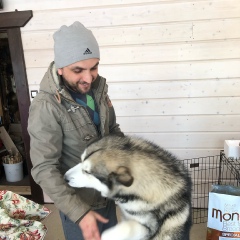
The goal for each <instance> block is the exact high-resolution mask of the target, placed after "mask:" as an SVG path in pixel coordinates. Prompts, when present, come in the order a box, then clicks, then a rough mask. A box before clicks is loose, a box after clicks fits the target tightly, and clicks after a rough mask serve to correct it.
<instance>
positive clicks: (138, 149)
mask: <svg viewBox="0 0 240 240" xmlns="http://www.w3.org/2000/svg"><path fill="white" fill-rule="evenodd" d="M81 158H82V163H80V164H78V165H77V166H75V167H73V168H71V169H70V170H69V171H68V172H67V173H66V174H65V179H66V181H68V184H69V185H70V186H72V187H81V188H82V187H88V188H94V189H96V190H98V191H100V192H101V194H102V196H104V197H107V198H110V199H113V200H115V202H116V204H117V205H118V206H119V208H120V210H121V213H122V220H121V222H120V223H118V224H117V225H116V226H115V227H113V228H110V229H108V230H106V231H105V232H103V234H102V236H101V239H102V240H113V239H114V240H150V239H151V240H189V232H190V228H191V179H190V177H189V175H188V172H187V170H186V169H185V167H184V166H183V164H182V163H181V161H179V160H178V159H177V158H176V157H175V156H173V155H172V154H171V153H170V152H168V151H166V150H164V149H163V148H161V147H159V146H157V145H156V144H154V143H152V142H150V141H147V140H144V139H142V138H137V137H130V136H124V137H118V136H107V137H104V138H102V139H101V140H99V141H97V142H95V143H93V144H91V145H90V146H89V147H87V148H86V150H85V151H84V153H83V154H82V156H81Z"/></svg>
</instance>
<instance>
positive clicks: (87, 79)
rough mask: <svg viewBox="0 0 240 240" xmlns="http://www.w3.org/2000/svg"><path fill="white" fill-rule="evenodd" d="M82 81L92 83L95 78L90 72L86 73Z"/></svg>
mask: <svg viewBox="0 0 240 240" xmlns="http://www.w3.org/2000/svg"><path fill="white" fill-rule="evenodd" d="M82 80H83V81H84V82H86V83H89V84H90V83H92V80H93V77H92V74H91V72H90V71H86V72H85V73H84V75H83V77H82Z"/></svg>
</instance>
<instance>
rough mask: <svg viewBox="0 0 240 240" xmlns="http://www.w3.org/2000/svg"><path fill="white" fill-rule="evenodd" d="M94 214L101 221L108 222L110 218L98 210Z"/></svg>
mask: <svg viewBox="0 0 240 240" xmlns="http://www.w3.org/2000/svg"><path fill="white" fill-rule="evenodd" d="M94 214H95V217H96V219H97V220H98V221H99V222H102V223H107V222H108V221H109V219H107V218H105V217H103V216H102V215H100V214H98V213H96V212H94Z"/></svg>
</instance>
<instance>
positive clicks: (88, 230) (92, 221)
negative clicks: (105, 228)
mask: <svg viewBox="0 0 240 240" xmlns="http://www.w3.org/2000/svg"><path fill="white" fill-rule="evenodd" d="M97 221H100V222H102V223H107V222H108V219H106V218H104V217H102V216H101V215H100V214H98V213H96V212H94V211H89V212H88V213H87V214H86V215H85V216H84V218H83V219H82V220H81V221H80V223H79V227H80V228H81V230H82V234H83V237H84V239H85V240H101V237H100V233H99V230H98V226H97Z"/></svg>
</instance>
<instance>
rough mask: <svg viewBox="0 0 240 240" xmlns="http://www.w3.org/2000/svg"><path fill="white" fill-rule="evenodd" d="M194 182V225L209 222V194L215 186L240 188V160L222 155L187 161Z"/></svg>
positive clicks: (222, 153) (185, 161)
mask: <svg viewBox="0 0 240 240" xmlns="http://www.w3.org/2000/svg"><path fill="white" fill-rule="evenodd" d="M183 161H184V164H185V165H186V166H187V167H188V170H189V172H190V175H191V178H192V182H193V189H192V190H193V192H192V210H193V213H192V220H193V223H194V224H198V223H205V222H207V214H208V194H209V192H210V191H211V186H212V185H213V184H219V185H232V186H240V159H232V158H227V157H226V156H225V154H224V151H220V155H217V156H209V157H201V158H193V159H185V160H183Z"/></svg>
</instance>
